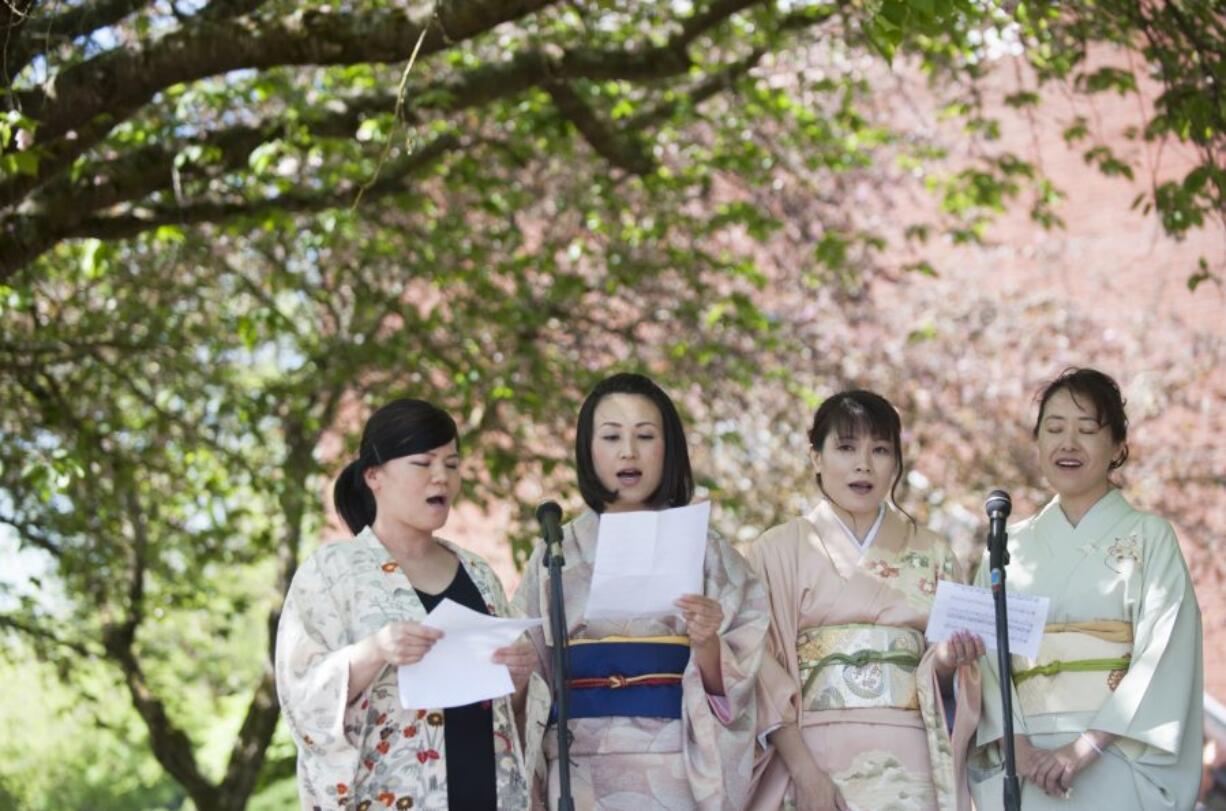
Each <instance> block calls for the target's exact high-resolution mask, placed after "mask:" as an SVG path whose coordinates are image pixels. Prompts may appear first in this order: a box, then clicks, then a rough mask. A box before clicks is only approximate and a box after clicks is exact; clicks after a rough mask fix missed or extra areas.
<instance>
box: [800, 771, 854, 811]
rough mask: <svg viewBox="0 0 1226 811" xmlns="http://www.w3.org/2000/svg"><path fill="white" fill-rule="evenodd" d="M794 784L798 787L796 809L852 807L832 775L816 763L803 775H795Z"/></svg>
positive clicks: (827, 810)
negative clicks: (799, 776)
mask: <svg viewBox="0 0 1226 811" xmlns="http://www.w3.org/2000/svg"><path fill="white" fill-rule="evenodd" d="M792 785H793V786H794V787H795V789H796V811H832V809H833V810H834V811H848V809H849V808H850V806H848V805H847V802H846V801H845V800H844V799H843V795H842V794H841V793H839V787H838V786H836V785H835V784H834V781H833V780H831V779H830V775H828V774H826V773H825V772H823V771H822V770H821V769H819V768H817V766H816V765H815V766H814V767H813V769H811V770H810V771H809V772H808V773H807V774H805V775H804V776H803V777H801V778H799V779H797V778H796V777H793V778H792Z"/></svg>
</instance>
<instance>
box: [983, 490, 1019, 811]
mask: <svg viewBox="0 0 1226 811" xmlns="http://www.w3.org/2000/svg"><path fill="white" fill-rule="evenodd" d="M992 495H993V496H995V495H996V494H995V493H993V494H992ZM1002 495H1003V494H1002ZM1008 498H1009V497H1008V495H1005V496H1004V499H1005V506H1004V508H1003V509H993V502H992V498H991V497H989V499H988V516H989V518H990V519H991V522H990V524H989V529H988V566H989V572H990V574H991V579H992V599H993V602H994V603H995V605H996V656H997V660H996V661H997V669H998V671H999V673H1000V707H1001V710H1000V711H1001V720H1002V722H1003V726H1004V737H1003V738H1002V739H1001V746H1002V748H1003V750H1004V755H1005V784H1004V802H1005V811H1021V807H1022V789H1021V785H1020V784H1019V783H1018V779H1017V759H1016V758H1015V756H1014V752H1013V662H1012V660H1011V659H1010V658H1009V607H1008V604H1007V602H1006V599H1005V567H1006V566H1008V565H1009V550H1008V548H1007V545H1006V541H1007V540H1008V537H1009V535H1008V533H1007V532H1006V531H1005V518H1006V517H1008V515H1009V502H1008Z"/></svg>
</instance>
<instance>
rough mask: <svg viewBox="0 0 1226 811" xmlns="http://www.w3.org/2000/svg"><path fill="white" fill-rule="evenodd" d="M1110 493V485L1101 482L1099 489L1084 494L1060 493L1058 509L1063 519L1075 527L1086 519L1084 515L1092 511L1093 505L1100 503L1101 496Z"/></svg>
mask: <svg viewBox="0 0 1226 811" xmlns="http://www.w3.org/2000/svg"><path fill="white" fill-rule="evenodd" d="M1110 492H1111V483H1110V482H1103V484H1102V486H1101V487H1095V488H1094V489H1092V490H1087V491H1086V492H1084V493H1076V494H1073V495H1066V494H1065V493H1060V509H1062V510H1064V517H1065V518H1067V519H1068V522H1069V523H1070V524H1072V525H1073V526H1074V527H1075V526H1077V525H1078V524H1079V523H1081V519H1083V518H1085V517H1086V513H1088V512H1089V511H1090V510H1092V509H1094V505H1095V504H1097V503H1098V502H1100V501H1102V499H1103V496H1105V495H1107V494H1108V493H1110Z"/></svg>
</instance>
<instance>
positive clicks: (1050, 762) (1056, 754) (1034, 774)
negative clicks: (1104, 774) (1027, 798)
mask: <svg viewBox="0 0 1226 811" xmlns="http://www.w3.org/2000/svg"><path fill="white" fill-rule="evenodd" d="M1097 756H1098V753H1097V752H1095V751H1094V749H1093V748H1092V747H1090V746H1088V745H1086V744H1085V743H1084V741H1082V740H1081V738H1078V739H1077V740H1075V741H1073V742H1072V743H1069V744H1065V745H1064V746H1061V747H1060V748H1059V749H1051V750H1044V749H1036V750H1035V758H1034V762H1033V765H1032V766H1031V775H1030V780H1031V782H1033V783H1034V784H1035V785H1037V786H1038V787H1039V788H1041V789H1043V791H1044V792H1046V793H1047V794H1048V795H1049V796H1051V797H1066V796H1067V795H1068V793H1069V791H1071V790H1072V788H1073V780H1074V779H1075V778H1076V777H1077V775H1078V774H1080V773H1081V770H1082V769H1084V768H1085V767H1086V766H1089V765H1090V764H1091V763H1093V762H1094V761H1095V760H1096V759H1097Z"/></svg>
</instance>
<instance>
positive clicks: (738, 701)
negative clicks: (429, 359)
mask: <svg viewBox="0 0 1226 811" xmlns="http://www.w3.org/2000/svg"><path fill="white" fill-rule="evenodd" d="M575 456H576V462H577V467H578V472H579V489H580V491H581V492H582V494H583V498H584V500H585V501H586V502H587V504H588V506H589V507H591V511H590V512H586V513H584V514H583V515H582V516H580V517H579V518H578V519H576V520H575V521H573V522H571V523H569V524H567V525H566V526H565V527H564V528H563V544H562V551H563V554H564V556H565V560H566V565H565V568H564V569H563V570H562V578H563V586H564V591H565V599H566V619H567V623H568V631H569V634H570V648H569V650H570V662H571V674H570V675H571V681H570V708H571V721H570V728H571V732H572V735H573V743H572V745H571V749H570V754H571V759H572V766H571V788H572V794H573V796H574V800H575V807H576V808H578V809H583V810H584V811H595V810H596V809H601V811H613V809H623V810H624V811H652V809H672V810H674V811H683V810H688V809H727V810H728V811H739V809H740V808H741V807H742V806H743V804H744V801H745V797H746V792H747V790H748V785H749V780H750V774H751V766H752V758H753V735H754V678H755V676H756V674H757V670H758V662H759V660H760V657H761V650H762V641H763V636H764V635H765V633H766V622H767V619H766V595H765V592H764V591H763V589H762V586H761V584H760V583H759V582H758V581H757V579H756V578H754V577H753V575H752V574H751V573H750V572H749V569H748V567H747V566H746V565H745V562H744V560H743V559H742V558H741V556H740V555H739V554H737V552H735V551H734V550H733V549H732V547H731V546H730V545H729V544H728V543H727V542H725V541H724V540H723V539H721V538H719V537H717V536H715V535H712V536H711V537H710V538H709V539H708V541H707V551H706V558H705V563H704V566H703V593H702V594H694V595H688V596H685V597H683V598H681V599H680V600H679V601H678V604H677V606H678V609H679V612H680V615H679V616H666V617H659V618H653V619H633V620H624V621H615V620H584V617H583V614H584V607H585V605H586V603H587V597H588V593H589V588H590V585H591V578H592V569H593V564H594V562H595V558H596V538H597V531H598V529H599V526H600V517H601V514H603V513H606V512H618V511H631V510H657V509H664V508H667V507H680V506H684V505H686V504H688V503H689V501H690V499H691V497H692V496H693V489H694V485H693V478H692V475H691V473H690V462H689V454H688V451H687V449H686V441H685V433H684V430H683V429H682V426H681V419H680V417H679V416H678V414H677V410H676V408H675V407H674V406H673V403H672V401H671V400H670V399H669V398H668V395H666V394H665V393H664V392H663V391H662V390H661V389H660V388H659V387H658V386H657V385H656V384H655V383H653V382H652V381H650V380H649V379H647V378H645V377H643V376H641V375H631V374H619V375H614V376H613V377H610V378H607V379H606V380H604V381H603V382H601V383H600V384H599V385H597V386H596V388H595V389H594V390H593V391H592V393H591V394H589V395H588V397H587V400H586V401H585V402H584V404H583V407H582V409H581V410H580V412H579V425H578V432H577V437H576V440H575ZM542 555H543V550H542V549H541V548H540V547H538V548H537V549H536V550H535V551H534V553H533V555H532V557H531V559H530V560H529V561H528V565H527V567H526V568H525V569H524V579H523V582H522V583H521V584H520V587H519V591H518V592H517V593H516V595H515V606H516V608H517V609H518V610H520V611H521V612H522V613H524V614H525V615H527V616H530V617H544V618H547V617H548V606H549V578H548V573H547V572H546V571H545V570H544V569H543V568H542V563H541V560H542ZM532 638H533V641H534V642H535V644H536V648H537V652H538V655H539V666H540V669H541V671H542V672H543V673H544V674H545V675H546V679H547V680H549V674H550V672H551V665H552V653H551V645H552V639H551V637H550V636H549V627H548V622H546V623H545V627H544V629H543V630H538V631H534V632H533V633H532ZM549 683H550V684H552V681H549ZM533 734H536V735H541V734H544V735H545V741H544V755H545V760H546V764H541V765H542V767H543V771H545V780H543V781H542V783H543V785H541V786H540V787H539V790H540V792H541V793H542V794H547V795H548V798H547V801H548V803H549V804H550V806H551V807H556V803H557V795H558V770H557V757H558V749H557V731H556V726H555V725H550V726H548V728H546V726H545V719H532V718H529V719H528V722H527V729H526V732H525V735H526V736H531V735H533ZM528 747H529V748H530V749H532V748H534V747H533V746H532V744H531V743H529V744H528ZM537 799H538V801H539V800H542V799H544V798H542V797H539V796H538V798H537Z"/></svg>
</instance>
